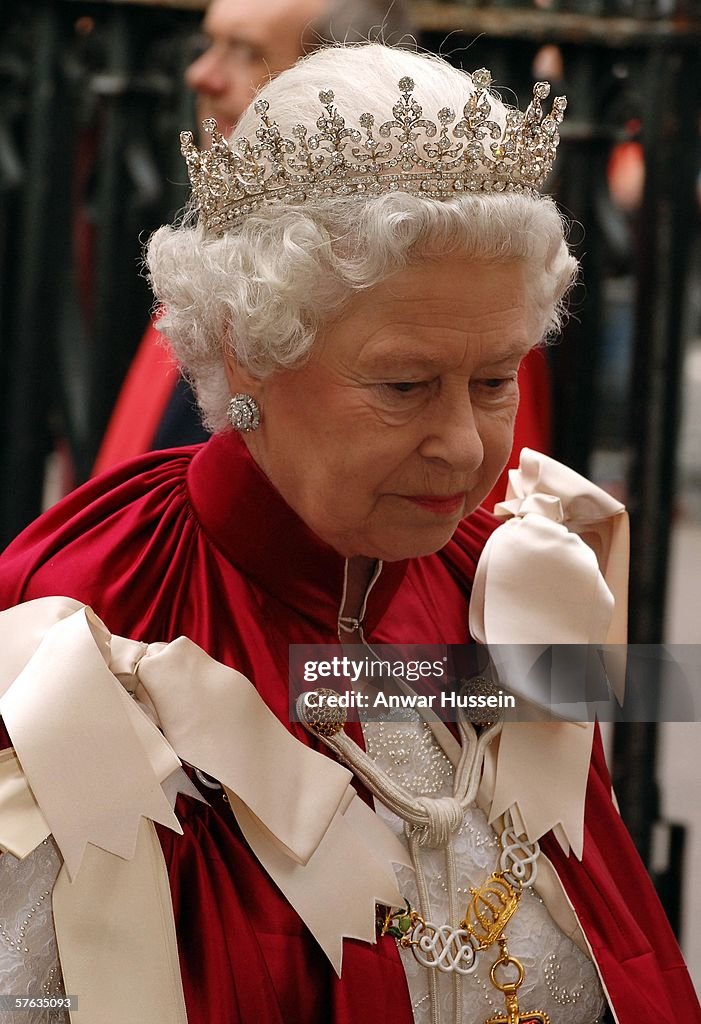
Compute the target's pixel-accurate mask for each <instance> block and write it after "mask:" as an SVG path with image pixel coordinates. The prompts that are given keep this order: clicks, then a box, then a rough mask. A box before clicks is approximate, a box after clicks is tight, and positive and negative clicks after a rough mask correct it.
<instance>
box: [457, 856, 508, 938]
mask: <svg viewBox="0 0 701 1024" xmlns="http://www.w3.org/2000/svg"><path fill="white" fill-rule="evenodd" d="M470 892H471V893H472V899H471V900H470V902H469V904H468V907H467V911H466V912H465V919H464V921H461V922H460V927H461V928H466V929H467V930H468V931H469V933H470V935H472V937H473V938H474V940H475V942H476V943H477V947H476V948H477V949H489V947H490V946H491V945H493V944H494V943H495V942H496V941H497V940H498V938H499V936H500V935H501V933H502V932H503V931H504V929H505V928H506V925H507V924H508V922H509V920H510V919H511V917H512V916H513V915H514V914H515V913H516V910H517V908H518V901H519V898H520V896H521V888H520V886H516V885H514V884H513V883H512V882H510V881H509V880H508V879H507V878H506V876H505V875H504V872H503V871H495V872H494V874H493V875H490V876H489V878H488V879H487V881H486V882H485V883H484V884H483V885H481V886H480V887H479V889H475V888H471V889H470Z"/></svg>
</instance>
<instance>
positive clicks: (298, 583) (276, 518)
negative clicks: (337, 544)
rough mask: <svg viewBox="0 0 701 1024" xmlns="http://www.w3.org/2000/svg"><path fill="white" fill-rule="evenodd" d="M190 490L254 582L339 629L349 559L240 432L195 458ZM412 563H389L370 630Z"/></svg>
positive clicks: (368, 616) (374, 596)
mask: <svg viewBox="0 0 701 1024" xmlns="http://www.w3.org/2000/svg"><path fill="white" fill-rule="evenodd" d="M187 488H188V493H189V497H190V502H191V505H192V507H193V509H194V512H195V515H196V517H197V519H198V521H199V523H200V525H201V526H202V529H203V530H204V531H205V533H206V534H207V536H208V537H209V539H210V540H211V541H212V543H213V544H214V545H215V546H216V547H217V548H218V549H219V551H220V552H221V553H222V554H223V555H224V556H225V557H226V559H227V561H229V562H230V563H231V564H232V565H234V566H236V568H237V569H239V571H240V572H241V573H243V575H244V576H246V577H247V578H248V579H249V580H250V581H251V582H252V583H254V584H255V585H256V586H257V587H259V588H260V589H261V590H263V591H265V592H266V593H267V594H270V595H272V596H273V597H275V598H277V599H278V600H279V601H281V602H282V603H283V604H285V605H289V606H291V607H293V608H294V609H295V610H297V611H298V612H301V613H302V614H303V615H304V616H305V617H307V618H309V619H311V620H312V621H314V622H316V623H319V624H322V625H324V626H327V627H329V628H330V629H332V630H333V633H334V635H335V633H336V626H337V620H338V615H339V612H340V607H341V603H342V600H343V592H344V582H345V570H346V559H345V558H344V557H343V556H342V555H340V554H338V552H337V551H334V549H333V548H331V547H329V545H328V544H326V543H325V542H324V541H322V540H321V539H320V538H319V537H318V536H317V535H316V534H315V533H313V531H312V530H310V528H309V527H308V526H307V525H306V523H304V522H303V521H302V519H300V517H299V516H298V515H297V513H296V512H294V511H293V509H291V508H290V506H289V505H288V504H287V502H286V501H285V499H284V498H283V497H282V495H281V494H280V492H279V491H278V490H277V489H276V488H275V487H274V486H273V484H272V483H271V482H270V480H269V479H268V477H267V476H266V475H265V473H264V472H263V471H262V469H261V468H260V467H259V466H258V464H257V463H256V462H255V461H254V459H253V457H252V456H251V454H250V452H249V451H248V448H247V447H246V444H245V443H244V441H243V439H242V438H241V436H240V435H239V434H236V433H234V432H233V431H227V432H225V433H221V434H215V435H214V436H213V437H212V438H210V440H209V441H208V442H207V443H206V444H205V445H203V446H202V447H201V448H200V450H199V451H198V452H197V454H196V455H195V456H194V458H193V459H192V462H191V463H190V466H189V469H188V473H187ZM408 565H409V563H408V562H407V561H401V562H385V563H383V564H382V571H381V572H380V574H379V576H378V577H377V579H376V581H375V583H374V584H373V586H372V588H371V591H370V593H369V595H368V599H367V606H366V612H365V617H364V625H365V628H366V630H369V631H372V629H374V627H375V626H376V625H377V623H378V622H379V621H380V619H381V618H382V616H383V615H384V613H385V611H386V610H387V607H388V606H389V603H390V601H391V600H392V598H393V597H394V595H395V593H396V591H397V590H398V588H399V586H400V584H401V582H402V580H403V579H404V576H405V574H406V570H407V567H408Z"/></svg>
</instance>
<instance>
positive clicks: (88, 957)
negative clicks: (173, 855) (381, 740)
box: [0, 597, 406, 1024]
mask: <svg viewBox="0 0 701 1024" xmlns="http://www.w3.org/2000/svg"><path fill="white" fill-rule="evenodd" d="M0 650H2V651H3V662H2V664H1V665H0V714H1V715H2V716H3V719H4V721H5V725H6V727H7V730H8V732H9V734H10V737H11V739H12V742H13V745H14V750H9V751H5V752H4V753H3V754H0V848H2V849H5V850H8V851H10V852H11V853H13V854H14V855H15V856H18V857H24V856H26V855H27V854H28V853H30V852H31V851H32V850H33V849H34V848H35V847H36V846H37V845H38V843H40V842H41V841H42V840H43V839H44V838H46V836H47V835H48V834H49V833H53V836H54V839H55V841H56V844H57V846H58V848H59V850H60V852H61V855H62V857H63V862H64V863H63V867H62V869H61V872H60V874H59V878H58V880H57V883H56V886H55V889H54V895H53V904H54V919H55V925H56V934H57V940H58V945H59V950H60V955H61V963H62V969H63V972H64V979H65V983H66V988H67V991H68V992H70V993H72V994H74V995H77V996H79V1011H80V1014H81V1016H80V1019H81V1020H86V1021H89V1024H117V1022H119V1024H121V1022H122V1021H123V1020H124V1014H125V1006H132V1007H134V1008H138V1016H139V1019H142V1020H153V1021H168V1022H169V1024H185V1022H186V1013H185V1004H184V999H183V993H182V984H181V980H180V972H179V966H178V956H177V944H176V936H175V926H174V922H173V909H172V905H171V901H170V890H169V885H168V876H167V872H166V866H165V862H164V860H163V856H162V853H161V849H160V844H159V842H158V838H157V836H156V834H155V829H154V826H153V822H154V821H158V822H160V823H161V824H163V825H165V826H167V827H169V828H172V829H173V830H174V831H177V832H180V831H181V829H180V826H179V824H178V821H177V818H176V817H175V815H174V813H173V810H172V807H171V803H170V801H169V799H168V798H167V797H166V795H165V792H164V787H165V789H166V790H168V791H170V792H171V793H173V799H174V793H175V792H176V791H177V790H180V791H185V792H192V790H193V787H191V785H190V783H189V781H188V779H187V776H185V774H184V772H182V769H181V767H180V758H182V759H183V760H185V761H187V762H188V763H190V764H192V765H194V766H196V767H197V768H199V769H201V770H202V771H204V772H206V773H207V774H209V775H211V776H213V777H214V778H216V779H218V780H219V781H220V782H221V783H222V785H223V786H224V788H225V790H226V792H227V795H228V797H229V800H230V803H231V806H232V809H233V812H234V814H235V815H236V818H237V821H238V823H239V825H240V827H241V829H242V831H243V833H244V835H245V837H246V839H247V841H248V843H249V845H250V846H251V848H252V849H253V851H254V853H255V854H256V856H257V857H258V859H259V860H260V861H261V863H262V865H263V867H264V868H265V870H266V871H267V872H268V873H269V874H270V876H271V877H272V878H273V880H274V881H275V882H276V884H277V885H278V886H279V888H280V889H281V890H282V891H283V893H284V894H285V896H286V897H287V899H288V900H289V902H290V903H291V904H292V906H293V907H294V908H295V909H296V910H297V912H298V913H299V914H300V916H301V917H302V919H303V920H304V922H305V923H306V924H307V926H308V927H309V929H310V930H311V932H312V933H313V934H314V936H315V937H316V939H317V941H318V942H319V944H320V945H321V947H322V949H323V950H324V952H325V953H326V955H327V956H328V957H329V959H330V960H331V962H332V964H333V966H334V969H335V970H336V971H337V973H339V974H340V971H341V960H342V940H343V937H344V936H347V937H353V938H359V939H362V940H364V941H368V942H374V941H375V903H376V902H380V903H383V904H387V905H392V906H401V905H402V899H401V895H400V893H399V891H398V889H397V885H396V880H395V875H394V870H393V868H392V862H398V863H405V862H406V852H405V851H404V850H403V848H402V846H401V845H400V844H399V842H398V841H397V840H396V838H395V837H394V835H393V834H392V833H391V832H390V830H389V829H388V828H386V826H385V825H384V824H383V823H382V822H381V820H380V819H379V818H378V817H377V816H376V815H375V814H373V812H372V811H371V810H370V808H369V807H368V806H367V805H366V804H365V803H364V802H363V801H362V800H360V799H359V798H358V797H357V796H356V794H355V790H354V789H353V788H352V786H351V785H350V783H351V778H352V776H351V773H350V772H349V771H347V769H345V768H343V767H342V766H341V765H339V764H337V763H336V762H334V761H332V760H331V759H330V758H328V757H326V756H324V755H323V754H320V753H318V752H317V751H314V750H312V749H310V748H309V747H306V746H305V745H304V744H302V743H300V742H299V741H298V740H297V739H295V738H294V737H293V736H292V735H291V734H290V733H289V732H288V731H287V729H285V727H284V726H283V725H282V724H281V723H280V722H279V721H278V720H277V719H276V718H275V716H274V715H273V714H272V712H271V711H270V710H269V708H268V707H267V706H266V705H265V704H264V702H263V701H262V699H261V698H260V696H259V695H258V693H257V691H256V690H255V688H254V687H253V685H252V684H251V683H250V682H249V681H248V680H247V679H246V678H245V677H244V676H242V675H241V674H240V673H238V672H236V671H234V670H233V669H229V668H227V667H226V666H224V665H221V664H219V663H218V662H216V661H213V660H212V659H211V658H210V657H208V655H207V654H205V652H204V651H202V650H201V649H200V648H199V647H197V646H196V645H195V644H193V643H191V642H190V641H189V640H187V639H185V638H183V637H181V638H180V639H178V640H175V641H173V642H172V643H170V644H151V645H146V644H142V643H139V642H137V641H131V640H126V639H124V638H122V637H115V636H111V635H110V633H109V632H108V631H107V629H106V628H105V626H104V625H103V624H102V622H100V620H99V619H97V617H96V616H95V615H94V614H93V613H92V612H91V610H90V609H89V608H86V607H85V606H83V605H81V604H79V603H78V602H76V601H72V600H70V599H67V598H58V597H57V598H43V599H41V600H37V601H30V602H28V603H27V604H24V605H18V606H17V607H16V608H12V609H10V610H8V611H6V612H3V613H1V614H0ZM131 695H133V696H134V697H136V698H137V699H138V701H139V702H141V705H142V706H143V707H145V708H146V709H147V710H148V711H149V712H150V713H151V714H152V715H153V717H154V718H155V720H156V721H157V722H158V723H159V725H160V728H161V730H162V732H161V731H159V729H158V728H157V727H156V726H155V725H154V724H153V721H151V718H150V717H149V715H148V714H146V713H145V712H144V711H143V710H142V707H141V706H140V705H139V703H137V701H136V700H134V699H132V696H131ZM193 795H198V796H199V794H197V791H194V794H193ZM339 879H342V880H343V884H342V885H340V884H339ZM135 1012H136V1011H135Z"/></svg>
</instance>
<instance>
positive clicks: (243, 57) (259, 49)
mask: <svg viewBox="0 0 701 1024" xmlns="http://www.w3.org/2000/svg"><path fill="white" fill-rule="evenodd" d="M374 39H382V40H383V41H384V42H386V43H389V44H390V45H397V44H402V43H403V44H407V45H413V44H414V36H413V32H412V23H411V18H410V15H409V7H408V0H212V2H211V3H210V4H209V6H208V8H207V13H206V14H205V18H204V21H203V24H202V44H201V52H200V55H199V56H198V57H197V58H196V59H195V60H194V61H193V62H192V64H191V65H190V66H189V68H188V69H187V72H186V74H185V80H186V81H187V84H188V85H189V86H190V88H191V89H192V90H193V91H194V92H195V94H196V100H197V120H198V123H199V122H201V121H202V120H203V119H204V118H206V117H213V118H215V120H216V121H217V124H218V126H219V129H220V131H221V132H222V133H223V134H224V135H228V134H229V132H230V131H231V129H232V128H233V126H234V125H235V124H236V122H237V121H238V119H239V117H240V116H241V114H242V113H243V111H244V110H245V109H246V107H247V106H248V104H249V103H250V102H251V99H252V97H253V95H254V94H255V93H256V91H257V90H258V89H259V88H260V86H261V85H262V84H263V83H264V82H267V81H268V80H269V79H270V78H273V77H275V76H276V75H279V74H280V72H282V71H285V70H286V69H287V68H289V67H291V66H292V65H293V64H294V63H295V61H296V60H298V59H299V58H300V57H301V56H303V55H304V54H305V53H309V52H311V51H312V50H314V49H316V48H317V47H319V46H324V45H328V44H331V43H334V42H340V41H342V42H354V41H362V40H374ZM207 138H208V136H207ZM205 437H206V434H205V432H204V430H203V428H202V425H201V423H200V420H199V414H198V412H197V407H196V403H195V400H194V397H193V395H192V392H191V391H190V388H189V386H188V385H187V383H186V382H185V381H183V380H182V379H181V378H180V376H179V373H178V370H177V367H176V366H175V365H174V364H173V362H172V361H171V360H170V359H169V357H168V355H167V353H166V352H165V351H164V349H163V346H162V345H161V344H159V335H158V332H157V331H156V329H155V326H154V324H153V323H151V324H150V325H149V327H148V328H147V330H146V333H145V335H144V338H143V340H142V342H141V345H140V346H139V349H138V351H137V354H136V356H135V357H134V360H133V362H132V365H131V368H130V370H129V373H128V374H127V377H126V380H125V382H124V385H123V386H122V390H121V392H120V395H119V397H118V399H117V403H116V406H115V409H114V412H113V414H112V418H111V420H110V423H109V425H108V428H107V432H106V434H105V438H104V440H103V443H102V446H101V448H100V451H99V453H98V457H97V461H96V463H95V470H94V472H95V473H99V472H102V471H103V470H106V469H109V468H110V467H111V466H113V465H115V464H116V463H118V462H122V461H124V460H125V459H129V458H131V457H132V456H134V455H140V454H142V453H143V452H146V451H150V450H152V449H157V448H169V447H172V446H174V445H180V444H194V443H197V442H198V441H202V440H204V439H205Z"/></svg>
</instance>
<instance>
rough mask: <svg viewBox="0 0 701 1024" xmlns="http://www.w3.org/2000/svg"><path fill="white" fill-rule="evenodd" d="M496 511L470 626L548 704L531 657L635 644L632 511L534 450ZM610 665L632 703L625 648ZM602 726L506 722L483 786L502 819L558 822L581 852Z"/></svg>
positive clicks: (517, 684)
mask: <svg viewBox="0 0 701 1024" xmlns="http://www.w3.org/2000/svg"><path fill="white" fill-rule="evenodd" d="M494 512H495V515H498V516H500V517H502V518H504V519H505V522H504V523H503V524H502V525H501V526H499V527H498V528H497V529H496V530H495V531H494V533H493V534H492V535H491V537H490V538H489V540H488V541H487V544H486V545H485V548H484V550H483V552H482V556H481V558H480V561H479V563H478V566H477V571H476V575H475V582H474V586H473V590H472V597H471V603H470V632H471V633H472V636H473V637H474V638H475V640H477V641H478V642H479V643H482V644H487V645H488V646H489V647H490V649H491V650H493V651H496V652H500V653H499V655H498V658H499V659H500V660H501V662H502V664H501V665H500V666H499V668H500V681H501V682H502V683H503V684H504V685H505V687H506V688H508V689H513V690H514V692H516V693H517V694H518V695H519V696H521V697H523V698H524V699H526V700H528V701H529V702H530V703H531V704H532V705H534V706H536V707H537V706H538V705H539V702H540V701H542V695H541V694H540V693H539V692H538V691H536V690H534V689H532V688H531V689H529V683H528V673H527V672H526V671H524V667H527V666H524V662H523V658H524V657H525V658H526V659H527V660H528V661H529V663H530V664H533V663H534V662H535V660H536V659H537V657H538V655H539V653H540V652H542V651H544V650H545V649H546V648H549V647H550V646H551V645H553V644H581V645H586V644H607V645H613V644H625V642H626V621H627V583H628V545H629V533H628V516H627V513H626V511H625V507H624V506H623V505H622V504H621V503H620V502H619V501H616V499H615V498H612V497H611V495H609V494H607V493H606V492H605V491H603V490H601V488H599V487H596V486H595V485H594V484H592V483H590V482H589V481H588V480H586V479H585V478H584V477H582V476H580V475H579V474H578V473H575V472H574V471H573V470H570V469H568V468H567V467H565V466H562V465H561V464H560V463H558V462H556V461H555V460H554V459H551V458H549V457H548V456H546V455H541V454H539V453H538V452H534V451H531V450H530V449H528V448H524V449H523V451H522V452H521V459H520V465H519V468H518V469H516V470H511V471H510V472H509V485H508V489H507V494H506V499H505V500H504V501H503V502H501V503H500V504H498V505H497V506H496V507H495V509H494ZM524 652H525V653H524ZM607 668H608V669H609V671H610V677H611V679H612V683H613V687H614V692H615V693H616V696H617V697H618V699H619V701H622V699H623V688H624V680H625V658H624V656H623V657H621V656H620V655H618V656H617V655H616V653H615V650H614V651H613V652H609V654H608V659H607ZM550 710H551V709H550V708H544V711H546V712H547V717H548V718H551V715H550ZM543 717H546V716H545V714H544V716H543ZM593 729H594V725H593V723H591V722H582V723H579V722H566V721H563V722H557V721H555V722H553V721H551V720H549V721H542V722H541V721H535V722H509V723H505V725H504V728H503V730H502V734H501V737H500V739H499V745H498V751H497V749H496V748H494V749H492V750H490V751H489V752H488V762H487V764H486V765H485V774H484V778H483V782H482V789H481V798H482V800H486V801H487V802H488V804H489V807H490V813H489V820H490V822H493V821H495V820H496V819H497V818H498V817H499V816H500V815H502V814H503V813H504V812H505V811H506V810H507V809H511V813H512V815H513V817H514V824H515V825H516V827H517V828H518V826H519V825H520V826H522V831H524V832H525V833H526V835H527V836H528V838H529V840H530V841H531V842H534V841H535V840H536V839H539V838H540V837H541V836H542V835H544V834H545V833H546V832H548V831H549V830H551V829H552V830H553V832H554V834H555V836H556V837H557V839H558V842H559V843H560V845H561V846H562V848H563V850H564V851H565V852H566V853H569V851H570V849H571V850H572V851H573V852H574V854H575V855H576V856H577V857H578V858H579V859H580V860H581V858H582V852H583V845H584V801H585V796H586V786H587V776H588V771H589V761H590V758H591V745H592V739H593Z"/></svg>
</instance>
